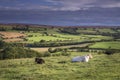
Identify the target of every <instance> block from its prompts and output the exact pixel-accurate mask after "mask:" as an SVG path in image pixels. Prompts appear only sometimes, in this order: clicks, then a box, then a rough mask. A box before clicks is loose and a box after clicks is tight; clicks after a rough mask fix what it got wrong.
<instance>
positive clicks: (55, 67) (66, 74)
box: [0, 52, 120, 80]
mask: <svg viewBox="0 0 120 80" xmlns="http://www.w3.org/2000/svg"><path fill="white" fill-rule="evenodd" d="M86 54H87V53H81V52H71V56H58V57H57V56H56V57H44V58H43V59H44V60H45V64H42V65H40V64H36V63H35V62H34V58H26V59H13V60H2V61H0V64H2V65H0V74H1V75H0V80H61V79H62V80H69V79H70V80H119V79H120V69H119V66H120V58H119V57H120V54H119V53H116V54H113V55H110V56H108V55H105V54H97V53H92V55H93V58H92V59H91V60H90V61H89V62H86V63H84V62H76V63H72V62H71V58H72V57H74V56H78V55H86Z"/></svg>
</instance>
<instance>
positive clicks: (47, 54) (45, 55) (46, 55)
mask: <svg viewBox="0 0 120 80" xmlns="http://www.w3.org/2000/svg"><path fill="white" fill-rule="evenodd" d="M49 56H51V54H50V53H49V52H45V53H43V57H49Z"/></svg>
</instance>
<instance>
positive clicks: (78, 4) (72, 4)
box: [0, 0, 120, 11]
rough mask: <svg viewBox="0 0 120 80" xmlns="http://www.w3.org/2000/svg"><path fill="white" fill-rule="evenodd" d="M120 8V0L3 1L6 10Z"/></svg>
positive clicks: (1, 5) (0, 7)
mask: <svg viewBox="0 0 120 80" xmlns="http://www.w3.org/2000/svg"><path fill="white" fill-rule="evenodd" d="M95 7H99V8H115V7H118V8H120V0H34V1H33V0H29V1H25V0H1V2H0V9H4V10H34V9H37V10H50V11H78V10H88V9H91V8H95Z"/></svg>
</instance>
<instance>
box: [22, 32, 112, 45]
mask: <svg viewBox="0 0 120 80" xmlns="http://www.w3.org/2000/svg"><path fill="white" fill-rule="evenodd" d="M25 34H26V35H27V36H28V37H26V39H27V41H23V42H26V43H33V42H39V41H40V40H45V41H65V40H68V41H74V42H82V41H88V40H90V41H94V40H102V39H104V40H109V39H112V37H110V36H102V35H84V34H79V35H71V34H62V33H61V34H60V33H56V34H48V35H47V36H46V35H43V34H41V33H38V32H36V33H33V32H29V33H28V32H27V33H25Z"/></svg>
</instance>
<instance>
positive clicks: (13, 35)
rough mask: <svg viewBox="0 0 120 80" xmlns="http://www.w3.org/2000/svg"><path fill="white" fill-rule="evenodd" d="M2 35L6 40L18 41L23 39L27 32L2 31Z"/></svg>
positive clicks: (0, 34) (0, 33)
mask: <svg viewBox="0 0 120 80" xmlns="http://www.w3.org/2000/svg"><path fill="white" fill-rule="evenodd" d="M0 36H1V37H2V38H3V39H4V41H5V42H17V41H23V39H22V38H23V37H26V35H25V34H23V33H19V32H0Z"/></svg>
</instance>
